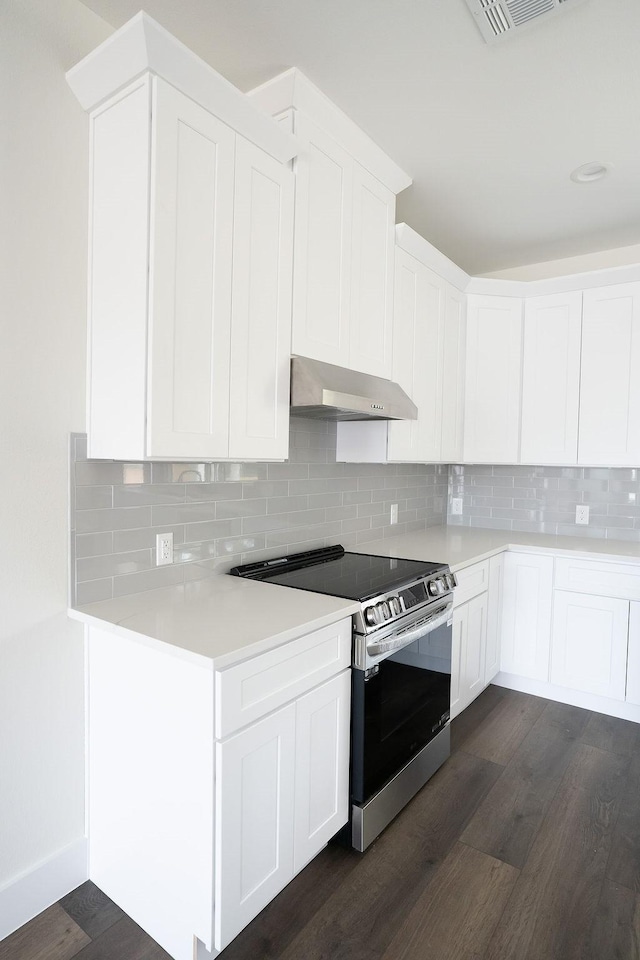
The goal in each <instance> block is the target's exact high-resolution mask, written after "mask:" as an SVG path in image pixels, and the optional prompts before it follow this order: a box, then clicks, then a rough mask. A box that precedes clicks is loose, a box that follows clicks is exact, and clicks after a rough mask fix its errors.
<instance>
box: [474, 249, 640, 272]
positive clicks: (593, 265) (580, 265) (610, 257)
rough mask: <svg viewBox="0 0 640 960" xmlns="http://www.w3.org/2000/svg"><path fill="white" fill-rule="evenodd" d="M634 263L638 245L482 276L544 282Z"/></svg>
mask: <svg viewBox="0 0 640 960" xmlns="http://www.w3.org/2000/svg"><path fill="white" fill-rule="evenodd" d="M634 263H640V243H636V244H634V245H633V246H630V247H616V249H614V250H600V251H599V252H598V253H585V254H583V255H582V256H579V257H567V258H565V259H564V260H547V261H545V262H544V263H530V264H528V265H527V266H522V267H511V268H510V269H509V270H497V271H496V272H495V273H483V274H482V276H483V277H490V278H491V279H492V280H546V279H548V278H549V277H568V276H571V275H572V274H574V273H586V272H588V271H589V270H604V269H606V268H607V267H626V266H629V265H630V264H634Z"/></svg>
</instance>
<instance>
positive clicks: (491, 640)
mask: <svg viewBox="0 0 640 960" xmlns="http://www.w3.org/2000/svg"><path fill="white" fill-rule="evenodd" d="M504 557H505V555H504V553H499V554H498V555H497V556H495V557H491V559H490V560H489V595H488V607H487V652H486V656H485V668H484V682H485V685H486V684H488V683H491V681H492V680H493V678H494V677H495V676H496V674H497V673H499V671H500V641H501V637H502V608H503V604H504Z"/></svg>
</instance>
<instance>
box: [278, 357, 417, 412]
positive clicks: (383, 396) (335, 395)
mask: <svg viewBox="0 0 640 960" xmlns="http://www.w3.org/2000/svg"><path fill="white" fill-rule="evenodd" d="M291 413H292V414H293V416H297V417H309V418H311V419H313V420H416V419H417V417H418V408H417V407H416V405H415V403H413V401H412V400H410V399H409V397H408V396H407V395H406V393H405V392H404V390H403V389H402V388H401V387H399V386H398V384H397V383H393V381H392V380H384V379H383V378H382V377H372V376H370V375H369V374H368V373H357V372H356V371H355V370H347V369H346V368H345V367H336V366H334V364H332V363H322V362H321V361H320V360H310V359H309V358H308V357H292V358H291Z"/></svg>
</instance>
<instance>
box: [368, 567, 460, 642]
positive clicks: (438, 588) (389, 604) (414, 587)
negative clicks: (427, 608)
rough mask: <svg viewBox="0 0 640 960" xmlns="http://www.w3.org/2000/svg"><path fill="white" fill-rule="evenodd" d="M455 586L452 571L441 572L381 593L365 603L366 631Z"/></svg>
mask: <svg viewBox="0 0 640 960" xmlns="http://www.w3.org/2000/svg"><path fill="white" fill-rule="evenodd" d="M456 586H457V582H456V578H455V575H454V574H453V573H450V572H448V571H447V572H442V573H439V574H436V575H435V576H432V577H431V578H430V579H424V580H417V581H416V582H415V583H411V584H408V585H407V586H406V587H401V588H400V589H399V590H398V592H397V593H389V594H386V595H385V594H383V596H382V597H378V598H377V599H376V600H375V601H373V602H371V603H370V604H369V605H368V606H367V605H365V607H364V609H363V612H362V617H363V619H364V624H365V629H366V631H367V632H369V631H371V630H375V629H377V628H378V627H381V626H383V625H384V624H385V623H388V622H390V621H393V620H397V619H398V618H399V617H402V616H404V614H405V613H408V611H409V610H412V609H413V608H414V607H420V606H422V605H423V604H427V603H432V602H433V601H434V600H436V599H437V598H439V597H443V596H444V595H445V594H447V593H451V591H452V590H453V589H454V587H456Z"/></svg>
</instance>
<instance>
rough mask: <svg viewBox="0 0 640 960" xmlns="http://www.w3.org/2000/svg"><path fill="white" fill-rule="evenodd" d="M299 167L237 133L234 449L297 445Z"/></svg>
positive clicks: (280, 450)
mask: <svg viewBox="0 0 640 960" xmlns="http://www.w3.org/2000/svg"><path fill="white" fill-rule="evenodd" d="M292 244H293V173H292V172H291V170H289V169H288V168H287V167H285V166H284V165H283V164H281V163H278V161H277V160H274V159H273V158H272V157H270V156H268V155H267V154H266V153H264V151H262V150H260V149H259V148H258V147H256V146H254V145H253V144H251V143H249V142H248V141H247V140H244V139H243V138H242V137H238V138H237V144H236V181H235V205H234V233H233V295H232V314H231V403H230V413H229V456H230V457H232V458H234V459H235V458H237V459H242V458H247V459H273V460H277V459H280V460H284V459H285V458H286V457H287V456H288V450H289V357H290V349H289V344H290V340H291V270H292V262H293V260H292V257H293V252H292Z"/></svg>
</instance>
